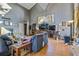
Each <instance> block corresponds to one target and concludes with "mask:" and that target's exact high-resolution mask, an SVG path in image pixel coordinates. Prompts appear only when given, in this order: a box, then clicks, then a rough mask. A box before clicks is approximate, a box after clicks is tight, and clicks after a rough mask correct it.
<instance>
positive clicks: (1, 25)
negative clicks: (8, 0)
mask: <svg viewBox="0 0 79 59" xmlns="http://www.w3.org/2000/svg"><path fill="white" fill-rule="evenodd" d="M78 5H79V4H74V3H0V56H73V55H78V48H79V47H78V46H77V45H78V41H77V40H76V39H77V37H78V33H77V31H78V15H77V14H78V8H79V6H78ZM75 40H76V41H77V42H75ZM76 44H77V45H76ZM59 48H60V49H59ZM73 48H76V50H75V51H77V52H74V49H73Z"/></svg>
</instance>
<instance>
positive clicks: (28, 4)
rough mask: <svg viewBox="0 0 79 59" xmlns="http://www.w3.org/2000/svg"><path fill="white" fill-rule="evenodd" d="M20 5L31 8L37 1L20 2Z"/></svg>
mask: <svg viewBox="0 0 79 59" xmlns="http://www.w3.org/2000/svg"><path fill="white" fill-rule="evenodd" d="M18 4H19V5H21V6H22V7H24V8H26V9H28V10H30V9H31V8H32V7H33V6H34V5H35V4H36V3H18Z"/></svg>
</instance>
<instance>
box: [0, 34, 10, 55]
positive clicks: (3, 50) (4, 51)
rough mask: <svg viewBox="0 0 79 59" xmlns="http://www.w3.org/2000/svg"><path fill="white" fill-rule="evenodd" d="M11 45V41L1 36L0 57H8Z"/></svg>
mask: <svg viewBox="0 0 79 59" xmlns="http://www.w3.org/2000/svg"><path fill="white" fill-rule="evenodd" d="M11 44H12V41H11V39H10V38H9V37H8V36H6V35H2V36H0V56H9V55H10V51H9V46H10V45H11Z"/></svg>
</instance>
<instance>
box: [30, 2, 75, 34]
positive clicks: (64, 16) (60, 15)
mask: <svg viewBox="0 0 79 59" xmlns="http://www.w3.org/2000/svg"><path fill="white" fill-rule="evenodd" d="M73 8H74V6H73V4H71V3H57V4H53V3H51V4H48V6H47V9H46V11H44V10H43V9H42V8H41V7H40V6H39V4H37V5H36V6H35V7H33V8H32V10H31V20H32V22H33V21H34V20H37V17H39V16H45V15H52V14H53V15H54V24H55V25H57V26H58V24H60V23H61V22H62V21H68V20H72V19H73V10H74V9H73ZM68 30H69V29H68ZM68 30H67V33H69V31H68ZM62 34H63V33H62Z"/></svg>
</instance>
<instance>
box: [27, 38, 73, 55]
mask: <svg viewBox="0 0 79 59" xmlns="http://www.w3.org/2000/svg"><path fill="white" fill-rule="evenodd" d="M28 56H72V54H71V51H70V49H69V45H65V44H64V42H63V40H54V39H53V38H49V40H48V45H47V46H45V47H44V48H42V49H41V50H40V51H39V52H36V53H34V52H32V53H29V54H28Z"/></svg>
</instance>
